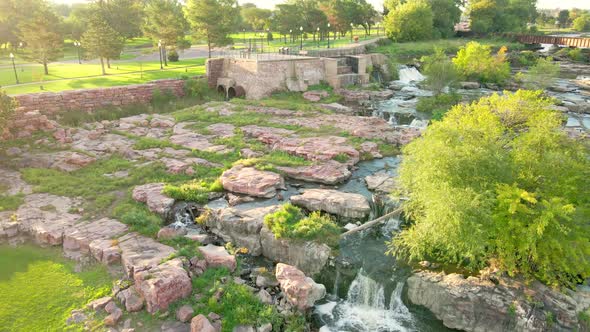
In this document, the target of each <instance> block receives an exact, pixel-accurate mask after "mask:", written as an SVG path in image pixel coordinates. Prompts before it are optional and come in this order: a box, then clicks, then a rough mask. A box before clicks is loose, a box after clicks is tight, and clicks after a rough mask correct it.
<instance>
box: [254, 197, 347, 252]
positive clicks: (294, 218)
mask: <svg viewBox="0 0 590 332" xmlns="http://www.w3.org/2000/svg"><path fill="white" fill-rule="evenodd" d="M264 224H265V225H266V226H267V227H268V228H269V229H270V230H271V231H272V232H273V234H274V235H275V237H276V238H277V239H278V238H288V239H299V240H306V241H316V242H321V243H326V244H328V245H330V246H332V247H335V246H337V245H338V241H339V235H340V228H339V227H338V225H336V223H335V222H334V221H333V220H332V218H331V217H329V216H328V215H325V214H324V215H322V214H321V213H320V212H318V211H315V212H312V213H311V214H310V215H309V216H305V214H304V213H303V211H302V210H301V209H300V208H298V207H296V206H294V205H292V204H284V205H283V206H281V208H280V209H279V210H277V211H276V212H274V213H271V214H268V215H267V216H266V217H264Z"/></svg>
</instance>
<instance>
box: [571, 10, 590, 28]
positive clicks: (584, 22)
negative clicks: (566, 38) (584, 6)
mask: <svg viewBox="0 0 590 332" xmlns="http://www.w3.org/2000/svg"><path fill="white" fill-rule="evenodd" d="M572 27H573V28H574V30H576V31H590V15H589V14H584V15H581V16H580V17H578V18H576V19H575V20H574V22H573V24H572Z"/></svg>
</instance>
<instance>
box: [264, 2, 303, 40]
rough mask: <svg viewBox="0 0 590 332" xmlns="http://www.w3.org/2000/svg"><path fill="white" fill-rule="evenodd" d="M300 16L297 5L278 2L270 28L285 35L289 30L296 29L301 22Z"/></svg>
mask: <svg viewBox="0 0 590 332" xmlns="http://www.w3.org/2000/svg"><path fill="white" fill-rule="evenodd" d="M301 20H302V18H301V16H300V15H299V12H298V11H297V7H296V6H295V5H291V4H278V5H276V6H275V11H274V12H273V16H272V21H271V24H272V29H273V31H278V32H279V33H280V34H282V35H284V36H286V35H287V34H290V32H291V31H296V30H297V29H298V27H299V25H300V24H301Z"/></svg>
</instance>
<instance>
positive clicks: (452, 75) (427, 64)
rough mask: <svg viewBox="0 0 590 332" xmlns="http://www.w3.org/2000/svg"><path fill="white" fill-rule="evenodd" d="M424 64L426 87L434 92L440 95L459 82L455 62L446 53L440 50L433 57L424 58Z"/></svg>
mask: <svg viewBox="0 0 590 332" xmlns="http://www.w3.org/2000/svg"><path fill="white" fill-rule="evenodd" d="M422 61H423V62H424V70H423V72H424V74H425V75H426V80H425V81H424V83H425V84H426V86H427V87H428V88H429V89H430V90H431V91H433V92H434V94H440V93H442V91H443V90H444V88H446V87H452V86H453V85H454V83H456V81H457V77H458V75H457V70H456V69H455V66H454V65H453V62H452V61H451V59H449V57H447V55H446V54H445V52H444V51H443V50H442V49H440V48H438V49H436V50H435V52H434V54H433V55H431V56H424V57H422Z"/></svg>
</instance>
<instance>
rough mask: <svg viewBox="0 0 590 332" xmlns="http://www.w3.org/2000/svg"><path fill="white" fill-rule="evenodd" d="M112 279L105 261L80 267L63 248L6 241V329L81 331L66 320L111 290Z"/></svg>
mask: <svg viewBox="0 0 590 332" xmlns="http://www.w3.org/2000/svg"><path fill="white" fill-rule="evenodd" d="M110 280H111V279H110V277H109V275H108V273H107V271H106V270H105V269H104V268H103V267H102V266H92V267H89V268H86V269H85V270H84V271H82V272H80V273H75V272H74V263H73V262H72V261H68V260H66V259H64V258H62V257H61V252H60V251H59V250H57V249H52V248H49V249H42V248H38V247H33V246H23V247H19V248H12V247H8V246H0V294H2V295H1V296H0V330H2V331H13V332H20V331H22V332H29V331H64V330H74V331H77V330H80V331H81V330H82V327H81V326H78V327H71V326H70V327H67V326H66V325H65V321H66V319H67V318H68V317H69V315H70V312H71V310H72V309H77V308H82V307H83V306H84V305H85V304H86V303H87V302H88V301H90V300H92V299H95V298H98V297H101V296H105V295H108V294H109V293H110V288H111V286H110V284H111V281H110Z"/></svg>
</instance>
